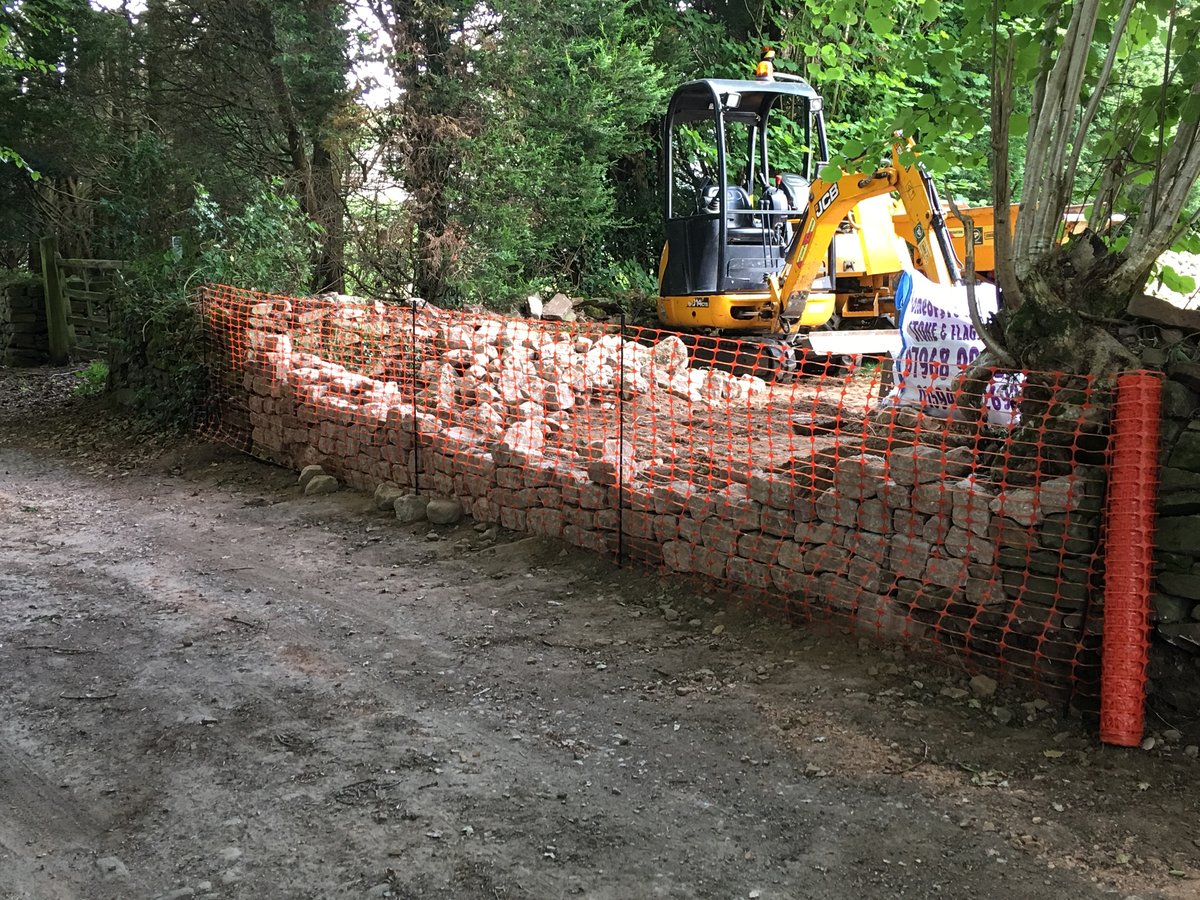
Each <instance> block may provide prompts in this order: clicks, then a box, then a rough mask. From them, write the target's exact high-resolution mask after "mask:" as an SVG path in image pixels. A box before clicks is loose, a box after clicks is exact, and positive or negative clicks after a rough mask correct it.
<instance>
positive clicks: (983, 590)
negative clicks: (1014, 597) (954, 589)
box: [965, 575, 1011, 608]
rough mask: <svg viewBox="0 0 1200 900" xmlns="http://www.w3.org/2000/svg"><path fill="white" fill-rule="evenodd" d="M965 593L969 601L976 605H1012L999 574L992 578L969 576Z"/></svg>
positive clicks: (993, 606)
mask: <svg viewBox="0 0 1200 900" xmlns="http://www.w3.org/2000/svg"><path fill="white" fill-rule="evenodd" d="M965 595H966V598H967V602H968V603H970V604H972V605H974V606H984V607H992V608H995V607H1007V606H1010V605H1011V601H1010V600H1009V598H1008V594H1006V593H1005V592H1004V587H1003V585H1001V583H1000V579H999V576H998V575H996V576H994V577H991V578H976V577H974V576H972V577H969V578H968V579H967V582H966V585H965Z"/></svg>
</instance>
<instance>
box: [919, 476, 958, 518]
mask: <svg viewBox="0 0 1200 900" xmlns="http://www.w3.org/2000/svg"><path fill="white" fill-rule="evenodd" d="M912 508H913V509H915V510H916V511H917V512H919V513H924V514H925V515H932V516H941V517H945V518H947V519H949V518H951V517H952V516H953V514H954V496H953V495H952V494H951V492H950V489H949V486H948V485H947V484H945V483H944V482H941V481H935V482H929V483H927V484H921V485H918V486H917V487H916V488H915V489H914V490H913V494H912Z"/></svg>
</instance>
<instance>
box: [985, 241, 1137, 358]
mask: <svg viewBox="0 0 1200 900" xmlns="http://www.w3.org/2000/svg"><path fill="white" fill-rule="evenodd" d="M1095 248H1096V244H1094V243H1093V242H1092V240H1091V236H1090V235H1084V236H1081V237H1080V238H1078V239H1077V241H1075V242H1072V245H1071V246H1070V247H1069V248H1068V249H1067V250H1066V251H1065V252H1063V253H1060V254H1052V255H1050V256H1048V257H1044V258H1043V261H1042V263H1041V264H1040V265H1038V266H1036V267H1035V268H1033V269H1032V270H1030V272H1029V274H1028V275H1027V276H1026V277H1025V278H1023V279H1021V292H1022V296H1023V298H1024V299H1023V302H1022V304H1021V306H1020V308H1019V309H1016V310H1005V311H1004V312H1003V313H1002V314H1001V320H1002V328H1003V331H1004V344H1005V346H1006V347H1008V348H1009V350H1010V351H1011V352H1012V354H1013V356H1014V357H1015V358H1016V360H1017V362H1018V364H1019V365H1021V366H1022V367H1023V368H1027V369H1031V370H1035V371H1043V372H1077V373H1084V374H1092V375H1099V376H1106V375H1111V374H1113V373H1115V372H1117V371H1119V370H1121V369H1124V368H1128V367H1130V366H1136V365H1137V364H1138V361H1137V358H1136V357H1135V356H1133V354H1131V353H1130V352H1129V351H1128V350H1126V349H1125V347H1124V346H1122V345H1121V343H1120V342H1119V341H1118V340H1117V339H1116V338H1115V337H1113V336H1112V334H1111V333H1109V331H1108V330H1107V328H1106V326H1105V320H1108V319H1109V318H1110V317H1111V316H1112V315H1113V314H1114V313H1115V312H1117V311H1119V310H1123V309H1124V306H1125V304H1126V303H1127V302H1128V298H1127V297H1125V298H1117V297H1115V296H1114V295H1113V293H1112V291H1111V290H1110V289H1109V286H1108V284H1107V279H1108V278H1109V276H1111V273H1112V271H1113V269H1114V268H1115V267H1116V265H1117V264H1118V263H1119V258H1117V257H1116V256H1114V255H1113V254H1109V253H1107V252H1103V253H1100V254H1096V253H1094V252H1093V251H1094V249H1095Z"/></svg>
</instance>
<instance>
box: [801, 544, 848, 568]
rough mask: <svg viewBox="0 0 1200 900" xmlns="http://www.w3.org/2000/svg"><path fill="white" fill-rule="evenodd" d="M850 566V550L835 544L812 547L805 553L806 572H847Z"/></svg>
mask: <svg viewBox="0 0 1200 900" xmlns="http://www.w3.org/2000/svg"><path fill="white" fill-rule="evenodd" d="M849 566H850V551H849V550H847V549H846V548H845V547H839V546H836V545H834V544H822V545H820V546H816V547H810V548H809V549H808V550H807V551H805V553H804V562H803V565H802V569H803V571H805V572H809V573H816V572H839V573H841V572H845V571H846V570H847V569H848V568H849Z"/></svg>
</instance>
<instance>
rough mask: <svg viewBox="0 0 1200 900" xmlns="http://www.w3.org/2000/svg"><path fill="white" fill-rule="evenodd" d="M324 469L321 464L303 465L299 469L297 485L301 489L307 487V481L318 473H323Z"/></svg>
mask: <svg viewBox="0 0 1200 900" xmlns="http://www.w3.org/2000/svg"><path fill="white" fill-rule="evenodd" d="M324 474H325V469H324V467H323V466H305V467H304V468H303V469H301V470H300V478H299V481H298V483H299V485H300V487H301V489H304V488H307V487H308V483H309V482H310V481H312V480H313V479H314V478H316V477H317V476H318V475H324Z"/></svg>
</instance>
